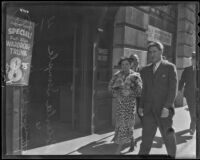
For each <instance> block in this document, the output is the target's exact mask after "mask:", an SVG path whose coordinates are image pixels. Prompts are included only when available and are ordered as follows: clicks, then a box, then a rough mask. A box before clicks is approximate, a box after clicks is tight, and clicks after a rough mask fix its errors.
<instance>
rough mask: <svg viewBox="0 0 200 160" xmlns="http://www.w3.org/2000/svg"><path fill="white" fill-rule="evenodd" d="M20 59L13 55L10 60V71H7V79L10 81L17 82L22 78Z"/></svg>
mask: <svg viewBox="0 0 200 160" xmlns="http://www.w3.org/2000/svg"><path fill="white" fill-rule="evenodd" d="M21 63H22V62H21V59H20V58H18V57H14V58H12V59H11V60H10V71H9V72H8V79H9V80H10V81H12V82H17V81H19V80H20V79H21V78H22V70H21V68H20V67H21Z"/></svg>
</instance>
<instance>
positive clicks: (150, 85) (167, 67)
mask: <svg viewBox="0 0 200 160" xmlns="http://www.w3.org/2000/svg"><path fill="white" fill-rule="evenodd" d="M140 73H141V78H142V81H143V90H142V96H141V100H140V107H141V108H143V113H144V115H145V114H147V113H148V112H150V111H153V112H154V113H156V114H157V115H158V116H160V115H161V110H162V109H163V108H164V107H165V108H168V109H169V110H170V111H172V113H173V114H174V100H175V97H176V94H177V88H178V86H177V85H178V83H177V80H178V78H177V70H176V66H175V65H174V64H172V63H170V62H169V61H167V60H162V61H161V63H160V65H159V67H158V68H157V70H156V72H155V73H153V65H148V66H145V67H144V68H143V69H142V70H141V72H140Z"/></svg>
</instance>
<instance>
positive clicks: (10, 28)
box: [6, 16, 35, 86]
mask: <svg viewBox="0 0 200 160" xmlns="http://www.w3.org/2000/svg"><path fill="white" fill-rule="evenodd" d="M34 26H35V24H34V23H33V22H31V21H27V20H24V19H21V18H18V17H12V16H7V17H6V85H12V86H27V85H28V82H29V74H30V67H31V58H32V48H33V37H34Z"/></svg>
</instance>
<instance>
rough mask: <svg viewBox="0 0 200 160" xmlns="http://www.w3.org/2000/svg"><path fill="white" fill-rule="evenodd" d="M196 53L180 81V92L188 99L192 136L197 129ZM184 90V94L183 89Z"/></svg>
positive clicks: (193, 54)
mask: <svg viewBox="0 0 200 160" xmlns="http://www.w3.org/2000/svg"><path fill="white" fill-rule="evenodd" d="M195 55H196V54H195V52H193V53H192V56H191V61H192V64H191V66H189V67H186V68H184V70H183V73H182V75H181V79H180V81H179V86H178V90H179V92H181V93H180V94H182V93H183V96H184V97H185V98H186V101H187V105H188V109H189V113H190V118H191V122H190V127H189V130H190V134H191V135H193V134H194V132H195V129H196V92H195V90H196V88H197V86H196V68H195V65H196V58H195ZM183 88H184V92H183V91H182V89H183Z"/></svg>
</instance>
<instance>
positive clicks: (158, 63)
mask: <svg viewBox="0 0 200 160" xmlns="http://www.w3.org/2000/svg"><path fill="white" fill-rule="evenodd" d="M161 61H162V59H161V60H159V61H158V62H156V63H155V66H156V68H158V67H159V65H160V63H161Z"/></svg>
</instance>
